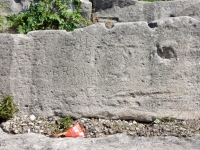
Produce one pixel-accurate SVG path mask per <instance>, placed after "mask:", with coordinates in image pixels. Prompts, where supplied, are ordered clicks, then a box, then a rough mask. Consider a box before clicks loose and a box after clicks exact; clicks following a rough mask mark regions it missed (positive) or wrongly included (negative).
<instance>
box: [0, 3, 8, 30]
mask: <svg viewBox="0 0 200 150" xmlns="http://www.w3.org/2000/svg"><path fill="white" fill-rule="evenodd" d="M0 9H4V10H9V9H10V8H9V7H8V6H6V5H5V4H3V3H2V2H0ZM4 26H5V17H4V16H2V15H1V14H0V30H2V31H3V29H4Z"/></svg>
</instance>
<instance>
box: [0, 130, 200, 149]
mask: <svg viewBox="0 0 200 150" xmlns="http://www.w3.org/2000/svg"><path fill="white" fill-rule="evenodd" d="M0 136H1V137H2V138H0V143H1V145H0V149H1V150H11V149H19V150H27V149H31V150H33V149H34V150H35V149H37V150H47V149H51V150H57V149H59V150H66V149H72V150H88V149H92V150H93V149H95V150H102V149H109V150H116V149H117V150H134V149H142V150H150V149H154V150H169V149H170V148H172V147H173V149H176V150H183V149H190V150H199V147H200V143H199V140H200V135H195V136H192V137H188V138H178V137H172V136H165V137H162V136H158V137H153V138H152V137H136V138H133V137H131V136H127V135H125V134H116V135H110V136H107V137H102V138H49V137H46V136H44V135H41V134H35V133H28V134H17V135H10V134H7V133H4V132H3V131H2V130H1V128H0ZM152 143H153V144H152Z"/></svg>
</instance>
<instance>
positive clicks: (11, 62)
mask: <svg viewBox="0 0 200 150" xmlns="http://www.w3.org/2000/svg"><path fill="white" fill-rule="evenodd" d="M199 41H200V22H199V21H197V20H195V19H193V18H191V17H173V18H166V19H161V20H157V21H154V22H152V23H151V24H149V25H148V24H147V22H142V21H140V22H135V23H133V22H131V23H130V22H129V23H118V24H115V26H114V27H113V28H111V29H107V28H106V27H105V25H104V24H101V23H100V24H94V25H91V26H89V27H86V28H83V29H76V30H74V31H73V32H66V31H33V32H29V33H28V34H27V35H21V34H15V35H14V34H0V57H1V58H0V61H1V62H0V70H1V74H0V93H1V96H2V97H3V96H5V95H7V94H11V95H13V96H14V101H15V103H16V104H17V107H18V108H19V109H20V114H35V115H42V116H50V115H63V116H65V115H69V116H72V117H75V118H80V117H102V118H113V119H116V118H121V119H136V120H140V121H152V120H153V119H155V118H159V117H168V116H170V117H175V118H179V119H189V118H190V119H192V118H196V119H197V118H199V115H200V110H199V109H200V99H199V98H200V93H199V87H200V84H199V83H200V82H199V80H200V64H199V57H200V53H199V48H200V42H199Z"/></svg>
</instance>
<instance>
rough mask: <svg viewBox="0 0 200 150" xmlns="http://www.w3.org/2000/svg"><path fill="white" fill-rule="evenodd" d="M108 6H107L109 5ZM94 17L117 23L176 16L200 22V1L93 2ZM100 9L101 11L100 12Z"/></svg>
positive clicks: (108, 0) (101, 0)
mask: <svg viewBox="0 0 200 150" xmlns="http://www.w3.org/2000/svg"><path fill="white" fill-rule="evenodd" d="M108 3H109V4H110V5H109V4H108ZM93 4H94V7H95V10H96V11H97V12H96V13H95V14H94V16H95V17H98V18H99V21H104V20H105V19H109V20H113V21H119V22H135V21H147V22H151V21H153V20H157V19H161V18H166V17H178V16H190V17H193V18H195V19H198V20H200V0H176V1H158V2H142V1H135V0H126V1H121V0H94V2H93ZM100 9H101V10H100Z"/></svg>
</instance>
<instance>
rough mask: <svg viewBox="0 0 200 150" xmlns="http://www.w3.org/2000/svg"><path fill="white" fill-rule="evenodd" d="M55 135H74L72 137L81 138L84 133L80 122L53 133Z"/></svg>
mask: <svg viewBox="0 0 200 150" xmlns="http://www.w3.org/2000/svg"><path fill="white" fill-rule="evenodd" d="M54 136H55V137H59V136H65V137H74V138H83V137H86V133H85V131H84V129H83V127H82V125H81V124H80V122H78V123H76V124H75V125H73V127H71V128H70V129H68V130H67V131H65V132H62V133H58V134H54Z"/></svg>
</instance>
